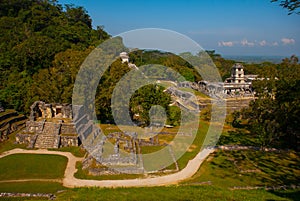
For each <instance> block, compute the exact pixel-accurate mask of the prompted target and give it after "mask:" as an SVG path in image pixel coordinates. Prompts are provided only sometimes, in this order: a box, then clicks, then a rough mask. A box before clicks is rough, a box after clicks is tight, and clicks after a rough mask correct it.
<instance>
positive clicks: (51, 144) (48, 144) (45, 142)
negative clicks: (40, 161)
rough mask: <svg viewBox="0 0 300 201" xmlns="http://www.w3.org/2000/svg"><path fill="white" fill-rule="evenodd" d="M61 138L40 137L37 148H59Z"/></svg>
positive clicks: (53, 136)
mask: <svg viewBox="0 0 300 201" xmlns="http://www.w3.org/2000/svg"><path fill="white" fill-rule="evenodd" d="M58 144H59V136H58V135H45V134H44V135H38V137H37V140H36V143H35V146H34V147H35V148H43V149H46V148H58Z"/></svg>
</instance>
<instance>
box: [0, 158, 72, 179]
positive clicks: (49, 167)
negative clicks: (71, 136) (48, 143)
mask: <svg viewBox="0 0 300 201" xmlns="http://www.w3.org/2000/svg"><path fill="white" fill-rule="evenodd" d="M67 162H68V159H67V158H66V157H64V156H59V155H47V154H44V155H43V154H13V155H9V156H6V157H4V158H1V159H0V180H15V179H57V178H63V176H64V171H65V168H66V165H67Z"/></svg>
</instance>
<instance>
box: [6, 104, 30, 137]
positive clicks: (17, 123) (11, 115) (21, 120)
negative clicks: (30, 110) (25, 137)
mask: <svg viewBox="0 0 300 201" xmlns="http://www.w3.org/2000/svg"><path fill="white" fill-rule="evenodd" d="M25 119H26V117H25V116H24V115H22V114H18V113H17V112H16V111H14V110H5V109H4V108H3V107H0V141H4V140H7V139H8V135H9V134H11V133H12V132H15V131H17V130H20V129H22V128H24V126H25V122H26V120H25Z"/></svg>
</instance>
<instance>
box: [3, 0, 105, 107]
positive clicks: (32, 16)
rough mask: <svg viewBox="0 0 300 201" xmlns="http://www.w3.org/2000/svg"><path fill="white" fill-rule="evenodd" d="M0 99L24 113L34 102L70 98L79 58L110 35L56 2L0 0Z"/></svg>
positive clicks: (84, 15) (76, 10) (77, 10)
mask: <svg viewBox="0 0 300 201" xmlns="http://www.w3.org/2000/svg"><path fill="white" fill-rule="evenodd" d="M0 8H1V10H0V72H1V73H0V102H2V104H3V105H4V106H5V107H8V108H14V109H16V110H18V111H21V112H28V110H29V106H30V105H31V104H32V103H33V102H34V101H35V100H43V101H46V102H70V101H71V95H72V85H73V83H74V80H75V77H76V74H77V71H78V69H79V66H80V64H81V63H82V61H83V60H84V58H85V57H86V56H87V55H88V54H89V52H90V51H91V50H92V49H93V48H94V47H95V46H96V45H98V44H100V43H101V41H103V40H105V39H107V38H109V35H108V34H107V33H106V32H105V31H104V30H103V28H102V27H100V26H99V27H97V29H96V30H95V29H93V28H92V20H91V18H90V16H89V15H88V14H87V11H86V10H85V9H84V8H82V7H75V6H72V5H65V6H62V5H59V4H58V3H57V2H56V1H55V0H51V1H50V0H49V1H45V0H2V1H0Z"/></svg>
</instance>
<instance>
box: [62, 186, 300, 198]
mask: <svg viewBox="0 0 300 201" xmlns="http://www.w3.org/2000/svg"><path fill="white" fill-rule="evenodd" d="M298 195H299V193H298V194H297V192H295V191H275V192H269V191H265V190H252V191H247V190H239V191H231V190H227V189H223V188H218V187H213V186H169V187H151V188H116V189H107V188H103V189H99V188H79V189H73V190H68V191H65V192H63V193H61V194H59V195H58V197H57V200H58V201H71V200H80V201H85V200H86V201H89V200H109V201H111V200H137V201H139V200H143V201H147V200H195V201H200V200H203V201H210V200H211V201H216V200H227V201H231V200H232V201H234V200H243V201H244V200H247V201H252V200H253V201H260V200H281V201H283V200H296V197H297V196H298ZM284 196H285V197H287V198H284Z"/></svg>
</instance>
